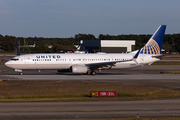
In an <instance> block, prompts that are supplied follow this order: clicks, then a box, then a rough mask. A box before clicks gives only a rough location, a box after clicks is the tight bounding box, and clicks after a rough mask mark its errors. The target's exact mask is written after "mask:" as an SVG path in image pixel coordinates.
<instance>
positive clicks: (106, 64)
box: [85, 49, 141, 70]
mask: <svg viewBox="0 0 180 120" xmlns="http://www.w3.org/2000/svg"><path fill="white" fill-rule="evenodd" d="M140 50H141V49H140ZM140 50H139V51H138V52H137V53H136V54H135V56H134V57H133V58H132V59H130V60H123V61H110V62H99V63H89V64H85V65H86V67H88V68H89V69H91V70H95V69H99V68H103V67H109V69H111V67H112V66H116V65H115V64H116V63H120V62H127V61H134V62H136V63H137V61H136V59H137V58H138V56H139V53H140Z"/></svg>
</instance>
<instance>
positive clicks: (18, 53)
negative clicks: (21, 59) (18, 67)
mask: <svg viewBox="0 0 180 120" xmlns="http://www.w3.org/2000/svg"><path fill="white" fill-rule="evenodd" d="M16 46H17V55H21V53H20V50H19V44H18V41H17V40H16Z"/></svg>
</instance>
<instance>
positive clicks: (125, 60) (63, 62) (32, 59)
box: [5, 25, 166, 75]
mask: <svg viewBox="0 0 180 120" xmlns="http://www.w3.org/2000/svg"><path fill="white" fill-rule="evenodd" d="M165 30H166V25H160V26H159V28H158V29H157V30H156V32H155V33H154V34H153V35H152V37H151V38H150V39H149V41H148V42H147V43H146V44H145V46H144V47H143V48H141V49H139V50H137V51H134V52H131V53H92V54H91V53H89V54H62V53H53V54H46V53H40V54H26V55H21V54H20V51H19V50H17V51H18V55H17V56H15V57H13V58H12V59H11V60H9V61H7V62H6V63H5V65H6V66H7V67H10V68H12V69H15V71H16V72H19V74H20V75H22V70H34V69H37V70H44V69H48V70H49V69H50V70H58V71H63V70H66V71H67V70H68V71H69V72H71V73H75V74H88V73H89V71H90V74H91V75H95V74H96V72H95V71H96V70H99V71H100V70H102V69H123V68H132V67H138V66H143V65H151V64H152V63H153V62H155V61H158V60H160V59H161V58H162V54H161V46H162V42H163V38H164V34H165ZM17 46H18V43H17Z"/></svg>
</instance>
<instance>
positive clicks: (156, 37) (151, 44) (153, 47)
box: [140, 25, 166, 54]
mask: <svg viewBox="0 0 180 120" xmlns="http://www.w3.org/2000/svg"><path fill="white" fill-rule="evenodd" d="M165 30H166V25H160V26H159V28H158V29H157V30H156V32H155V33H154V34H153V36H152V37H151V38H150V39H149V41H148V42H147V43H146V45H145V46H144V47H143V48H142V49H141V51H140V53H141V54H160V53H161V46H162V42H163V38H164V33H165Z"/></svg>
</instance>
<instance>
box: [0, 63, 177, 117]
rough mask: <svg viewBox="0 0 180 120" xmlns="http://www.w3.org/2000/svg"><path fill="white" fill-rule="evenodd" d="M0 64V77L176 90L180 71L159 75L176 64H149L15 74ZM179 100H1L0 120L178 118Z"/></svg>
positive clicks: (11, 79)
mask: <svg viewBox="0 0 180 120" xmlns="http://www.w3.org/2000/svg"><path fill="white" fill-rule="evenodd" d="M0 67H1V72H0V80H2V81H6V80H9V81H16V80H31V81H43V80H46V81H55V80H57V81H58V80H60V81H62V82H66V81H68V82H71V81H72V82H76V81H78V82H87V81H93V82H109V83H128V84H134V85H145V86H154V87H163V88H169V89H175V90H180V86H179V85H180V74H160V72H161V71H180V65H153V66H144V67H139V68H133V69H124V70H105V71H102V72H97V75H96V76H92V75H81V74H71V73H57V72H56V71H55V70H46V71H43V70H42V71H41V72H40V73H39V72H38V70H36V71H24V72H23V73H24V74H23V75H18V73H16V72H14V71H13V70H12V69H9V68H6V67H4V66H0ZM179 101H180V99H179V98H174V99H163V100H162V99H161V100H147V101H145V100H142V101H103V102H102V101H93V102H7V103H6V102H5V103H3V102H2V103H0V119H59V118H61V119H76V118H77V119H78V118H79V119H86V118H89V119H90V118H92V119H93V118H102V119H103V118H136V117H137V114H138V116H139V117H140V118H148V117H151V118H154V117H180V114H179V113H180V102H179Z"/></svg>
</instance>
